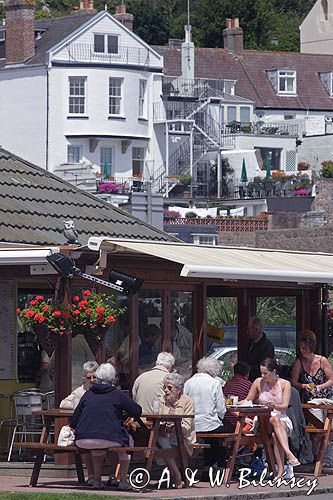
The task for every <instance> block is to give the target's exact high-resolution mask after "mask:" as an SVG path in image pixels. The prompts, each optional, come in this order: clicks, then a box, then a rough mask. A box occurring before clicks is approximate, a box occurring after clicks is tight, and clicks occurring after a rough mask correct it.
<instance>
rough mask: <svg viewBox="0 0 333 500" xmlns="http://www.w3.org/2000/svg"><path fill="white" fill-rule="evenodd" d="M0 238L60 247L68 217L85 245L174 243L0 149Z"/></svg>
mask: <svg viewBox="0 0 333 500" xmlns="http://www.w3.org/2000/svg"><path fill="white" fill-rule="evenodd" d="M0 193H1V196H0V242H3V243H4V242H6V243H21V244H36V245H50V244H52V245H62V244H64V243H66V241H67V240H66V238H65V237H64V236H63V234H62V231H63V221H64V220H66V219H72V220H73V221H74V224H75V228H76V230H77V231H78V233H79V238H78V240H79V243H80V244H81V245H85V244H86V243H87V241H88V238H89V237H90V236H112V237H116V238H131V239H143V240H151V241H177V240H176V238H173V237H172V236H169V235H167V234H166V233H164V232H163V231H160V230H159V229H157V228H155V227H153V226H150V225H149V224H146V223H145V222H143V221H142V220H140V219H137V218H135V217H133V216H132V215H130V214H128V213H127V212H124V211H123V210H120V209H118V208H116V207H114V206H112V205H110V204H109V203H106V202H105V201H103V200H100V199H98V198H97V197H95V196H93V195H91V194H89V193H85V192H84V191H82V190H80V189H78V188H76V187H74V186H73V185H72V184H69V183H67V182H65V181H63V180H62V179H60V178H59V177H56V176H55V175H53V174H51V173H49V172H46V171H45V170H44V169H42V168H39V167H37V166H36V165H33V164H31V163H29V162H27V161H25V160H23V159H22V158H19V157H18V156H15V155H14V154H12V153H9V152H8V151H6V150H4V149H2V148H0Z"/></svg>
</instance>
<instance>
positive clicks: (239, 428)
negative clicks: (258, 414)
mask: <svg viewBox="0 0 333 500" xmlns="http://www.w3.org/2000/svg"><path fill="white" fill-rule="evenodd" d="M245 418H246V416H245V415H239V416H238V420H237V422H236V427H235V434H237V436H236V439H235V441H234V444H233V446H232V447H231V451H230V455H229V458H228V463H227V466H226V468H225V476H224V482H225V484H228V483H229V481H231V478H232V474H233V472H234V467H235V462H236V456H237V453H238V449H239V444H240V440H241V437H242V432H243V428H244V425H245Z"/></svg>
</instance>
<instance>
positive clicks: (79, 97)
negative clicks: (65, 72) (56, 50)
mask: <svg viewBox="0 0 333 500" xmlns="http://www.w3.org/2000/svg"><path fill="white" fill-rule="evenodd" d="M75 83H77V84H78V86H75V85H73V84H75ZM82 84H83V86H82ZM82 88H83V93H80V91H81V90H82ZM75 90H78V91H79V93H75ZM86 100H87V77H86V76H74V75H72V76H69V77H68V114H69V115H71V116H73V115H74V116H84V115H86V111H87V109H86V108H87V105H86Z"/></svg>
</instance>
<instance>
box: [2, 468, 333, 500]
mask: <svg viewBox="0 0 333 500" xmlns="http://www.w3.org/2000/svg"><path fill="white" fill-rule="evenodd" d="M299 469H300V468H298V471H297V473H296V475H295V479H294V480H293V481H290V482H289V484H286V485H281V486H280V487H279V488H278V487H276V486H271V485H269V484H266V481H267V480H264V481H263V485H254V484H248V483H247V481H248V479H246V478H245V477H243V479H242V480H238V481H236V480H235V481H233V482H232V483H231V484H230V487H229V488H227V487H226V486H225V485H223V486H214V487H210V485H209V483H208V482H199V483H197V484H195V485H193V486H192V487H191V488H187V489H183V490H175V489H171V488H170V489H167V488H166V487H162V488H161V489H158V488H157V483H156V481H151V486H152V488H151V489H150V490H147V491H140V490H139V491H138V492H133V493H132V492H130V493H128V492H126V493H124V492H118V491H116V490H111V489H110V488H108V489H105V490H103V491H94V493H96V494H98V495H109V496H112V494H115V495H119V496H124V497H126V498H133V499H136V498H141V499H147V500H148V499H151V500H153V499H154V500H157V499H158V500H163V499H168V500H170V499H171V498H172V499H177V500H182V499H186V500H188V498H191V500H199V499H200V500H204V499H206V498H207V499H208V498H209V499H211V500H219V499H223V500H250V499H253V498H258V499H264V498H283V497H291V496H296V497H298V498H299V499H300V500H301V499H303V498H304V499H305V498H311V499H312V498H313V500H315V499H317V498H318V494H320V496H319V498H321V499H323V498H324V496H323V495H324V494H325V495H326V497H327V498H328V499H330V498H333V470H332V469H326V470H325V473H324V475H323V476H322V477H320V478H319V479H318V484H316V480H315V478H314V477H313V475H312V474H311V472H310V471H309V469H306V468H305V467H303V468H302V470H299ZM28 483H29V479H28V478H27V477H22V476H7V475H4V471H2V472H1V484H0V491H13V492H25V493H27V492H31V491H38V492H40V493H43V492H45V497H47V493H50V492H53V493H69V492H82V493H84V492H92V490H91V488H88V487H87V488H86V487H78V485H77V482H76V481H75V480H73V479H66V480H64V479H56V478H54V477H53V478H47V477H42V478H40V482H39V486H38V487H37V488H33V489H31V488H29V486H28ZM295 483H296V484H295ZM165 485H166V484H165V483H164V486H165ZM308 492H312V493H311V496H310V497H309V496H307V495H306V494H307V493H308ZM83 500H84V496H83Z"/></svg>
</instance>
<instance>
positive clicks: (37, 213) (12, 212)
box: [0, 197, 135, 225]
mask: <svg viewBox="0 0 333 500" xmlns="http://www.w3.org/2000/svg"><path fill="white" fill-rule="evenodd" d="M3 198H5V197H3ZM15 199H16V200H20V198H15ZM30 199H31V198H30ZM22 201H23V200H22ZM34 201H36V200H34ZM39 201H40V200H39ZM0 212H3V213H10V214H20V213H21V210H16V209H13V210H11V209H10V208H1V207H0ZM25 214H28V215H40V216H42V217H47V216H48V215H50V214H49V212H41V211H40V210H39V211H36V210H34V211H31V210H25ZM57 216H58V217H63V218H66V217H68V214H62V213H57ZM75 220H78V221H79V220H83V221H85V220H88V221H96V222H105V217H103V218H100V217H89V216H87V215H83V216H81V215H78V216H76V217H75ZM112 222H119V223H125V224H132V225H133V224H135V222H134V221H132V220H130V221H125V222H124V220H122V219H113V221H112Z"/></svg>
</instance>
